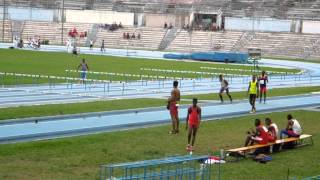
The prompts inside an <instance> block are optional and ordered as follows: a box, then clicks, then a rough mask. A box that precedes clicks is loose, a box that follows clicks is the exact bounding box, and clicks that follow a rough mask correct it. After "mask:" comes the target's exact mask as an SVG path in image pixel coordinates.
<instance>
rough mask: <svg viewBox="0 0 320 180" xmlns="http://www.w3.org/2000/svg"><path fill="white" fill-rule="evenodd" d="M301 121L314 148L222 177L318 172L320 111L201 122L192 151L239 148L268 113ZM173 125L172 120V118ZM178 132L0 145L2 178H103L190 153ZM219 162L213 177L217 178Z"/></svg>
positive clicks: (237, 166)
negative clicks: (104, 169)
mask: <svg viewBox="0 0 320 180" xmlns="http://www.w3.org/2000/svg"><path fill="white" fill-rule="evenodd" d="M288 113H291V114H292V115H293V116H294V117H295V118H296V119H298V120H299V121H300V123H301V125H302V127H303V131H304V133H308V134H312V135H313V139H314V145H313V146H305V147H300V148H297V149H292V150H287V151H282V152H280V153H276V154H273V155H272V158H273V160H272V161H271V162H269V163H267V164H259V163H256V162H253V161H252V160H250V159H246V160H242V161H240V162H237V163H227V164H223V165H222V166H221V173H222V179H226V180H229V179H230V180H233V179H237V180H251V179H252V180H256V179H266V180H269V179H272V180H283V179H287V171H288V168H289V169H290V175H291V177H298V178H301V177H308V176H314V175H317V174H319V170H320V169H319V161H320V154H319V151H320V126H319V119H318V118H317V117H318V116H320V112H314V111H292V112H281V113H271V114H263V115H252V116H245V117H238V118H231V119H222V120H217V121H209V122H203V123H202V124H201V126H200V129H199V134H198V136H197V141H196V145H195V149H196V150H195V152H194V154H199V155H200V154H201V155H203V154H208V152H210V151H218V150H219V149H229V148H233V147H240V146H242V145H243V143H244V138H245V136H246V133H245V132H246V131H247V130H248V129H249V128H250V127H253V123H254V119H255V118H261V119H264V118H266V117H270V118H271V119H273V120H274V121H275V122H276V123H277V124H278V126H279V128H280V129H281V128H283V127H285V125H286V122H287V120H286V119H285V117H286V115H287V114H288ZM168 123H169V122H168ZM180 128H182V129H181V132H180V134H178V135H169V134H168V131H169V129H170V125H165V126H157V127H148V128H142V129H137V130H129V131H122V132H112V133H102V134H96V135H88V136H80V137H73V138H64V139H56V140H48V141H40V142H28V143H18V144H8V145H0V162H1V163H0V179H35V180H38V179H39V180H40V179H41V180H42V179H48V180H50V179H55V180H56V179H77V180H82V179H83V180H87V179H99V165H101V164H109V163H119V162H128V161H137V160H146V159H154V158H163V157H165V156H170V155H176V154H180V155H184V154H186V151H185V146H186V140H187V139H186V132H185V130H184V124H181V127H180ZM217 169H218V167H217V166H214V167H213V174H212V175H213V176H214V177H216V176H217Z"/></svg>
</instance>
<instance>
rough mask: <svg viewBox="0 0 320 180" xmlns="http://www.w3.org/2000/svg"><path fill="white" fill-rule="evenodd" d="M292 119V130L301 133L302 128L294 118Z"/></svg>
mask: <svg viewBox="0 0 320 180" xmlns="http://www.w3.org/2000/svg"><path fill="white" fill-rule="evenodd" d="M292 121H293V125H292V130H293V132H294V133H295V134H299V135H301V133H302V129H301V126H300V123H299V122H298V121H297V120H296V119H292Z"/></svg>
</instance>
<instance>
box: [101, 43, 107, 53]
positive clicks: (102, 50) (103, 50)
mask: <svg viewBox="0 0 320 180" xmlns="http://www.w3.org/2000/svg"><path fill="white" fill-rule="evenodd" d="M100 51H101V52H106V49H105V48H104V40H102V42H101V48H100Z"/></svg>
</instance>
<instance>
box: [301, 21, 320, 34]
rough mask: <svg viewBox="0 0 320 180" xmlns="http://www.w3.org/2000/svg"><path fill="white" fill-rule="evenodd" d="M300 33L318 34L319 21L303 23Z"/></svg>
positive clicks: (319, 28) (319, 30) (319, 29)
mask: <svg viewBox="0 0 320 180" xmlns="http://www.w3.org/2000/svg"><path fill="white" fill-rule="evenodd" d="M302 24H303V25H302V33H320V22H319V21H303V23H302Z"/></svg>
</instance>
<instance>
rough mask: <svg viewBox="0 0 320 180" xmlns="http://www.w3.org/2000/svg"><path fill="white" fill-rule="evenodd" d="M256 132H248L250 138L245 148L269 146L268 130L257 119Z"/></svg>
mask: <svg viewBox="0 0 320 180" xmlns="http://www.w3.org/2000/svg"><path fill="white" fill-rule="evenodd" d="M254 124H255V127H256V130H255V131H254V130H251V132H250V131H248V132H247V133H248V136H247V139H246V142H245V145H244V146H248V145H249V144H250V145H253V144H254V143H257V144H267V143H268V136H269V135H268V129H267V128H266V127H265V126H264V125H263V124H262V123H261V120H260V119H255V122H254Z"/></svg>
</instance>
